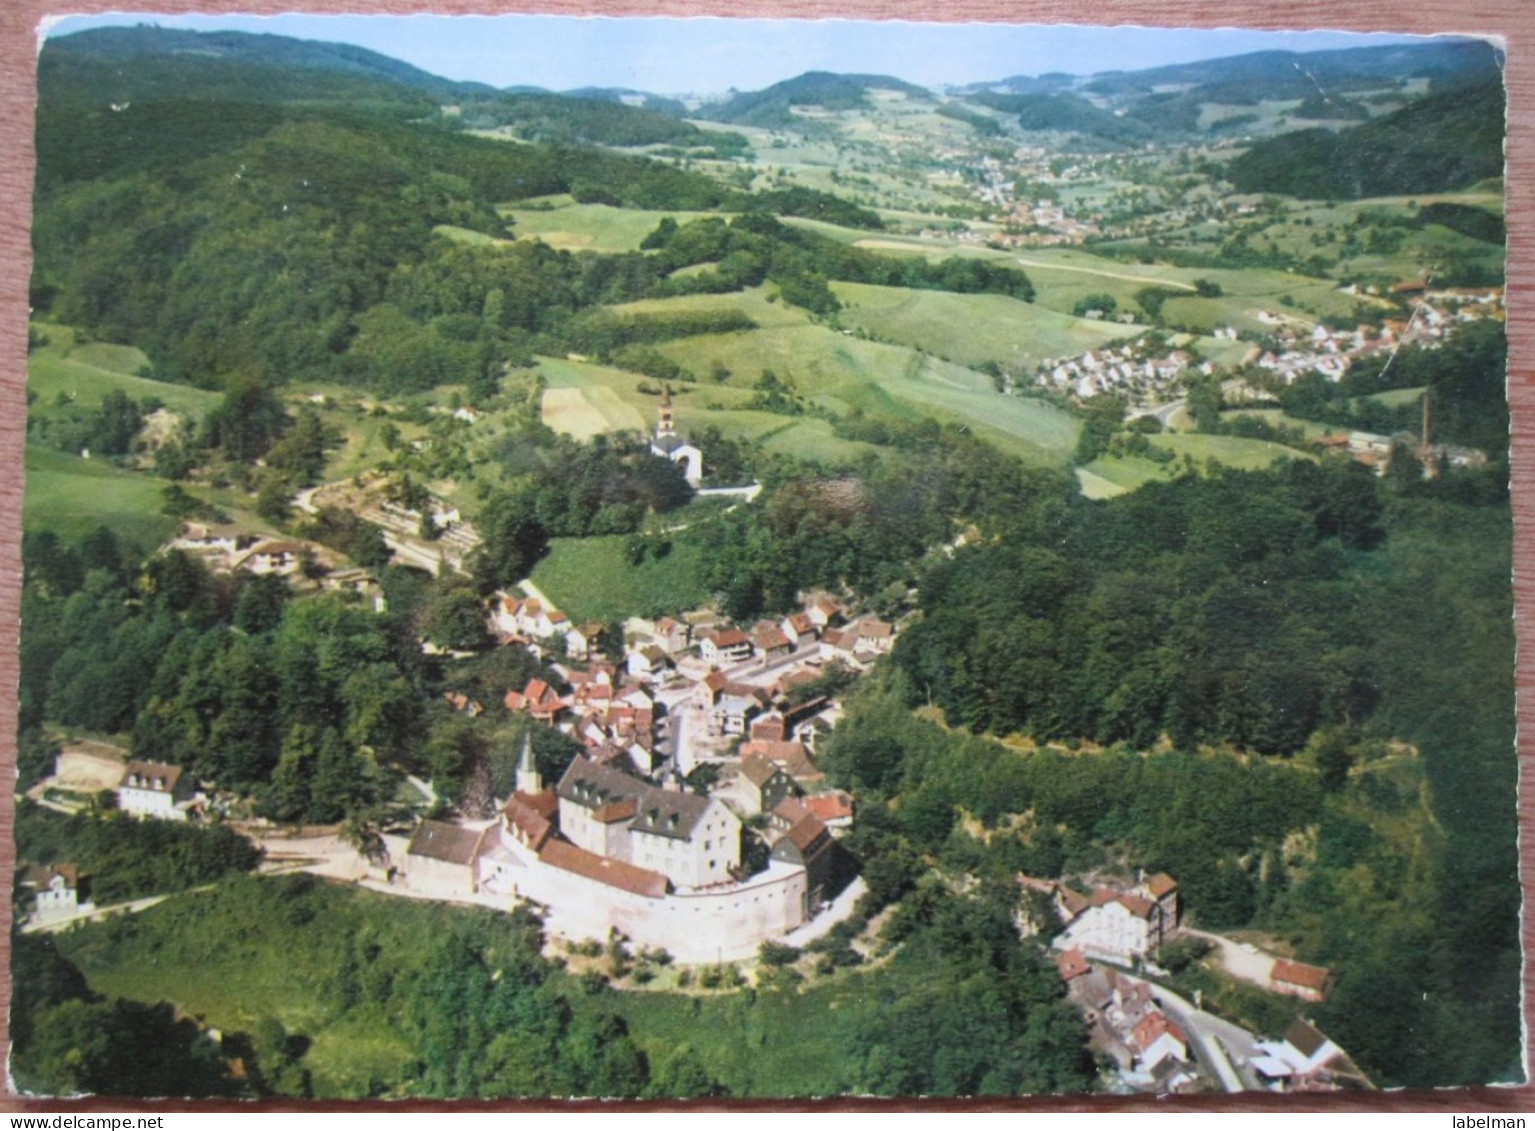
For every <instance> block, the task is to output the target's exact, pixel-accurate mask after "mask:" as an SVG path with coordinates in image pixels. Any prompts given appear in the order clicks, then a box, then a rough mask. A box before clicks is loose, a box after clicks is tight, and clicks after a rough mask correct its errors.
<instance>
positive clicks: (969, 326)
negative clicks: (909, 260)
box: [832, 283, 1145, 368]
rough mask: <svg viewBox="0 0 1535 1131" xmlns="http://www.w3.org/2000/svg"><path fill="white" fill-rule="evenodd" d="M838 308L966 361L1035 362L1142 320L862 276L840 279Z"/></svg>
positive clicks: (1100, 341) (873, 331)
mask: <svg viewBox="0 0 1535 1131" xmlns="http://www.w3.org/2000/svg"><path fill="white" fill-rule="evenodd" d="M832 290H833V291H834V292H835V293H836V295H837V298H838V299H839V300H841V302H842V306H843V309H842V312H841V313H840V314H839V315H838V318H839V320H840V321H841V323H842V324H843V325H844V326H852V327H855V328H857V329H860V330H863V331H865V332H867V333H868V334H869V335H871V336H872V337H875V338H878V339H880V340H883V341H890V342H897V343H899V344H901V345H906V346H911V347H913V348H915V349H920V350H923V351H925V352H927V353H931V354H934V355H935V356H937V357H941V358H945V359H947V360H949V361H954V362H958V363H959V364H961V365H967V366H977V365H982V364H984V363H985V362H988V361H994V362H998V363H1000V364H1003V365H1007V366H1010V367H1012V366H1026V367H1030V368H1032V367H1033V366H1035V365H1037V364H1038V363H1039V362H1041V361H1043V360H1045V359H1046V358H1059V357H1070V356H1074V355H1077V354H1082V353H1085V352H1087V351H1088V350H1091V349H1098V348H1099V347H1101V346H1103V345H1104V344H1105V343H1107V342H1111V341H1114V340H1116V339H1119V338H1125V337H1129V336H1131V335H1133V334H1136V333H1139V332H1140V331H1142V330H1144V329H1145V327H1143V326H1123V325H1119V324H1118V323H1114V322H1099V321H1089V320H1088V319H1085V318H1074V317H1072V316H1071V315H1069V314H1062V313H1060V312H1059V311H1055V310H1048V309H1045V308H1043V307H1040V306H1038V305H1035V304H1033V303H1027V302H1022V301H1020V300H1018V299H1014V298H1008V297H1007V296H1006V295H959V294H951V293H949V292H947V291H917V290H908V289H907V288H905V287H876V286H868V285H866V284H863V283H834V284H833V285H832Z"/></svg>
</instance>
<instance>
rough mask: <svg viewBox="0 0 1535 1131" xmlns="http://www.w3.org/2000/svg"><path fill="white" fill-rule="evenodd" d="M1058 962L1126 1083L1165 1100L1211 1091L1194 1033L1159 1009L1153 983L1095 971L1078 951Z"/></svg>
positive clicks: (1099, 1044) (1093, 1036)
mask: <svg viewBox="0 0 1535 1131" xmlns="http://www.w3.org/2000/svg"><path fill="white" fill-rule="evenodd" d="M1055 962H1056V969H1057V970H1058V971H1059V972H1060V976H1061V978H1062V980H1063V981H1065V982H1066V986H1067V993H1068V996H1069V997H1070V998H1071V1000H1072V1001H1074V1002H1075V1003H1076V1004H1077V1007H1078V1008H1079V1009H1080V1010H1081V1011H1082V1014H1083V1017H1084V1018H1085V1019H1086V1021H1087V1023H1088V1028H1089V1033H1090V1040H1091V1043H1092V1044H1093V1046H1094V1047H1095V1048H1097V1049H1099V1050H1101V1051H1102V1052H1104V1053H1106V1054H1108V1056H1110V1057H1111V1058H1112V1059H1113V1060H1114V1062H1115V1064H1116V1065H1117V1067H1118V1070H1119V1076H1120V1078H1121V1079H1122V1080H1123V1081H1124V1083H1125V1084H1127V1085H1128V1086H1130V1087H1132V1088H1135V1089H1136V1090H1139V1091H1146V1092H1154V1093H1157V1094H1161V1095H1167V1094H1178V1095H1186V1094H1189V1093H1194V1092H1202V1091H1206V1090H1208V1089H1209V1087H1210V1084H1209V1080H1208V1078H1207V1077H1206V1076H1205V1075H1204V1073H1203V1072H1201V1071H1200V1069H1199V1068H1198V1067H1197V1066H1196V1065H1195V1063H1194V1058H1193V1055H1192V1049H1191V1045H1190V1042H1189V1037H1188V1034H1186V1033H1185V1032H1184V1031H1183V1029H1182V1027H1181V1026H1179V1025H1178V1024H1177V1023H1176V1022H1175V1021H1173V1020H1172V1019H1171V1018H1170V1017H1168V1015H1167V1014H1166V1013H1165V1012H1164V1011H1163V1010H1162V1008H1161V1006H1160V1005H1158V1004H1157V1001H1156V999H1155V998H1154V997H1153V994H1152V986H1151V985H1150V984H1149V983H1147V982H1144V981H1142V980H1141V979H1139V978H1133V977H1131V976H1130V975H1128V974H1124V973H1121V972H1120V971H1117V970H1114V969H1111V968H1108V967H1095V966H1094V965H1093V964H1092V963H1091V962H1090V961H1088V959H1087V957H1086V956H1085V955H1084V954H1083V953H1082V951H1081V950H1079V949H1076V948H1071V949H1068V950H1064V951H1061V952H1060V953H1058V954H1057V955H1056V960H1055Z"/></svg>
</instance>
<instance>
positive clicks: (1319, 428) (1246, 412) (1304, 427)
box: [1221, 408, 1333, 439]
mask: <svg viewBox="0 0 1535 1131" xmlns="http://www.w3.org/2000/svg"><path fill="white" fill-rule="evenodd" d="M1238 416H1256V417H1257V418H1258V419H1259V420H1263V421H1266V422H1268V423H1269V424H1272V425H1274V426H1275V427H1279V426H1281V425H1282V426H1284V427H1286V428H1299V429H1300V430H1301V431H1302V432H1304V433H1305V434H1306V437H1307V439H1310V438H1311V437H1312V436H1325V435H1326V434H1327V433H1328V432H1331V431H1333V429H1331V428H1329V427H1328V426H1327V425H1325V424H1318V423H1317V422H1316V421H1314V420H1302V419H1300V417H1298V416H1287V415H1285V413H1284V411H1283V410H1282V409H1277V408H1230V409H1227V410H1226V411H1225V412H1223V413H1221V419H1223V420H1231V419H1233V418H1235V417H1238Z"/></svg>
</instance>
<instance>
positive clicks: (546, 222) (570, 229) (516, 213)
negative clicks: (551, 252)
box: [501, 204, 711, 252]
mask: <svg viewBox="0 0 1535 1131" xmlns="http://www.w3.org/2000/svg"><path fill="white" fill-rule="evenodd" d="M501 215H503V216H504V217H506V218H507V220H508V221H509V222H511V223H512V224H513V225H514V226H513V228H512V231H513V233H514V234H515V235H516V236H517V238H518V239H540V240H543V241H544V243H546V244H548V245H549V246H550V247H554V248H559V249H560V250H562V251H607V252H621V251H638V250H639V247H640V241H641V240H643V239H644V238H645V237H646V236H648V235H649V234H650V233H651V232H653V231H655V230H656V225H657V224H659V223H660V222H661V221H662V219H663V218H665V217H667V216H670V217H671V218H672V219H674V220H676V221H677V223H679V224H685V223H687V222H688V221H689V220H696V219H697V218H698V217H700V216H707V215H711V213H707V212H646V211H642V210H640V209H637V208H613V207H611V206H610V205H606V204H571V205H568V206H567V207H564V208H554V209H551V210H548V211H545V210H541V209H517V208H507V209H502V210H501Z"/></svg>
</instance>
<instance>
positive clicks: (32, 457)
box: [21, 444, 177, 551]
mask: <svg viewBox="0 0 1535 1131" xmlns="http://www.w3.org/2000/svg"><path fill="white" fill-rule="evenodd" d="M25 458H26V472H27V482H26V491H25V493H24V494H23V496H22V508H21V516H22V517H21V523H22V527H23V529H26V530H52V531H54V532H55V533H56V534H58V535H59V537H61V538H63V539H64V540H65V541H66V542H73V541H78V540H79V539H81V538H83V537H84V536H85V535H87V534H89V533H90V532H91V531H93V530H95V529H96V528H97V527H98V526H105V527H107V528H109V529H110V530H112V531H113V532H114V533H116V534H117V535H118V536H119V537H120V538H122V539H123V540H124V541H126V542H128V543H130V544H132V545H134V546H137V547H139V548H140V549H141V550H145V551H148V550H150V549H153V548H154V547H155V546H157V545H159V544H160V543H161V542H163V541H164V540H165V539H166V538H168V537H169V536H170V535H171V534H173V533H175V531H176V526H177V523H176V520H175V519H172V518H169V517H167V516H165V515H162V514H161V513H160V505H161V497H160V493H161V491H163V490H164V489H165V486H166V484H165V482H164V481H163V480H160V479H154V478H151V477H150V476H148V475H142V474H138V473H135V472H131V471H124V470H122V469H121V468H119V467H116V466H114V465H113V464H111V463H108V462H107V461H105V460H89V459H81V458H79V457H78V456H72V455H68V454H66V453H64V452H58V451H54V450H53V449H52V448H44V447H39V446H36V445H32V444H29V445H27V448H26V457H25Z"/></svg>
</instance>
